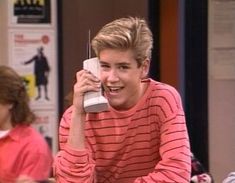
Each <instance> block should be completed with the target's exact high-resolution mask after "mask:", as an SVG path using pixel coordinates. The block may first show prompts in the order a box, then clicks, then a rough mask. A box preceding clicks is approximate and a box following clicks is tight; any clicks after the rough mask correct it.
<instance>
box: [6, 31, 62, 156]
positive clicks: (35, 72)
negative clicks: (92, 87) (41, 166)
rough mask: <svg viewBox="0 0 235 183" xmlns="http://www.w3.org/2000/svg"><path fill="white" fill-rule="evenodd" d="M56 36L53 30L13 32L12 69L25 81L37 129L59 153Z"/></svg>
mask: <svg viewBox="0 0 235 183" xmlns="http://www.w3.org/2000/svg"><path fill="white" fill-rule="evenodd" d="M54 35H55V33H54V31H50V30H31V31H29V30H27V29H26V30H21V29H20V30H11V31H9V65H10V66H11V67H12V68H14V69H15V70H16V71H17V72H18V73H19V74H20V75H21V77H22V79H23V81H24V83H25V87H26V89H27V92H28V94H29V97H30V107H31V109H32V110H33V111H34V113H35V114H36V117H37V118H36V121H35V124H34V127H35V128H36V129H37V130H38V131H39V132H40V133H41V134H42V136H43V137H44V138H45V140H46V141H47V143H48V145H49V146H50V148H51V149H52V151H53V153H54V154H55V153H56V151H57V131H58V130H57V124H58V102H57V96H58V95H57V93H58V90H57V88H58V87H57V74H58V73H57V59H56V51H55V50H56V48H55V36H54Z"/></svg>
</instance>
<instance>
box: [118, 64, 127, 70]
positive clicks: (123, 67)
mask: <svg viewBox="0 0 235 183" xmlns="http://www.w3.org/2000/svg"><path fill="white" fill-rule="evenodd" d="M128 68H129V67H128V66H125V65H123V66H120V67H119V69H121V70H126V69H128Z"/></svg>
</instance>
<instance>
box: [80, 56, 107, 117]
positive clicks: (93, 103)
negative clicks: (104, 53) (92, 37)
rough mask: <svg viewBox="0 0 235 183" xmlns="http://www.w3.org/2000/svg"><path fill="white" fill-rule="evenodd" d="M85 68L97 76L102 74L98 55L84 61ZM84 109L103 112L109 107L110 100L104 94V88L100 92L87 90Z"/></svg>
mask: <svg viewBox="0 0 235 183" xmlns="http://www.w3.org/2000/svg"><path fill="white" fill-rule="evenodd" d="M83 69H86V70H88V71H90V72H91V73H92V74H94V75H95V76H96V77H98V78H99V75H100V64H99V60H98V58H97V57H95V58H90V59H87V60H84V61H83ZM83 105H84V110H85V111H86V112H102V111H105V110H107V109H108V101H107V99H106V98H105V97H104V96H103V95H102V90H101V89H100V91H98V92H93V91H91V92H87V93H85V96H84V103H83Z"/></svg>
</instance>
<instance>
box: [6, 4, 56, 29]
mask: <svg viewBox="0 0 235 183" xmlns="http://www.w3.org/2000/svg"><path fill="white" fill-rule="evenodd" d="M51 1H53V0H9V1H8V8H9V11H8V12H9V23H10V26H40V27H41V26H43V25H44V26H48V25H49V26H50V25H52V24H53V22H54V21H53V17H54V14H55V13H54V7H53V4H52V2H51Z"/></svg>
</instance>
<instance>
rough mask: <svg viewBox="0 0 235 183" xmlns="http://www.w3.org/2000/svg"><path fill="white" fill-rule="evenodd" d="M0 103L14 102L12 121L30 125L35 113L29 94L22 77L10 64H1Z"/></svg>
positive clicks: (13, 123)
mask: <svg viewBox="0 0 235 183" xmlns="http://www.w3.org/2000/svg"><path fill="white" fill-rule="evenodd" d="M0 104H3V105H4V104H12V105H13V107H12V109H11V122H12V125H13V126H15V125H17V124H26V125H29V124H31V123H32V122H33V121H34V120H35V115H34V113H33V112H32V111H31V109H30V107H29V96H28V93H27V91H26V87H25V84H24V81H23V79H22V77H20V76H19V75H18V74H17V72H15V71H14V70H13V69H12V68H10V67H8V66H0Z"/></svg>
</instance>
